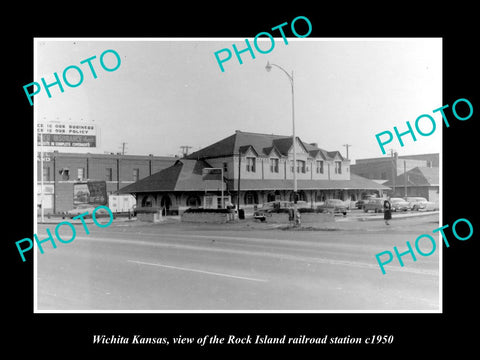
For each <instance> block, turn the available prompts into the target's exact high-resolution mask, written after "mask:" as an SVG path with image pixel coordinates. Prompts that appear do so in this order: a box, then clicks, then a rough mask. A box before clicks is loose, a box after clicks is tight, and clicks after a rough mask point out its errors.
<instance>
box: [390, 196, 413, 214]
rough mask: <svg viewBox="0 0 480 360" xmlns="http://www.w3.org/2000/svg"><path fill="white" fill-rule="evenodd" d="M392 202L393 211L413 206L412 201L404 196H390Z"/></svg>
mask: <svg viewBox="0 0 480 360" xmlns="http://www.w3.org/2000/svg"><path fill="white" fill-rule="evenodd" d="M390 204H392V211H407V210H410V209H411V208H412V207H411V206H410V203H409V202H408V201H406V200H404V199H402V198H390Z"/></svg>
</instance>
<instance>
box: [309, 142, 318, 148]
mask: <svg viewBox="0 0 480 360" xmlns="http://www.w3.org/2000/svg"><path fill="white" fill-rule="evenodd" d="M310 145H312V146H315V147H318V143H316V142H313V143H310Z"/></svg>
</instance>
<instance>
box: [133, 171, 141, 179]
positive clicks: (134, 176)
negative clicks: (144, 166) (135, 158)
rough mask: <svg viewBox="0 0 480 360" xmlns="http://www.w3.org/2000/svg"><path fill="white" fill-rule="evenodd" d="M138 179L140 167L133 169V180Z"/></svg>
mask: <svg viewBox="0 0 480 360" xmlns="http://www.w3.org/2000/svg"><path fill="white" fill-rule="evenodd" d="M139 179H140V169H133V181H138V180H139Z"/></svg>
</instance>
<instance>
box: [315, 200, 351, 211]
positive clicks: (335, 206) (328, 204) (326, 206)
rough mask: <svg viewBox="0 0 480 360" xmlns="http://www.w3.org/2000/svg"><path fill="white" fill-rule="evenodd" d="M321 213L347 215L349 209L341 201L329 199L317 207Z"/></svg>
mask: <svg viewBox="0 0 480 360" xmlns="http://www.w3.org/2000/svg"><path fill="white" fill-rule="evenodd" d="M317 210H318V211H319V212H325V213H332V214H337V213H339V214H343V215H347V211H348V208H347V206H346V205H345V202H343V201H342V200H340V199H327V200H325V202H324V203H323V204H322V205H319V206H317Z"/></svg>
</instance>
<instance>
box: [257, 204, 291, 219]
mask: <svg viewBox="0 0 480 360" xmlns="http://www.w3.org/2000/svg"><path fill="white" fill-rule="evenodd" d="M297 206H298V202H297ZM291 207H293V202H291V201H270V202H267V203H264V204H263V205H262V207H261V208H260V209H258V210H256V211H255V212H254V213H253V218H254V219H257V220H260V221H265V216H266V214H269V213H272V212H277V211H281V209H289V208H291Z"/></svg>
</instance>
